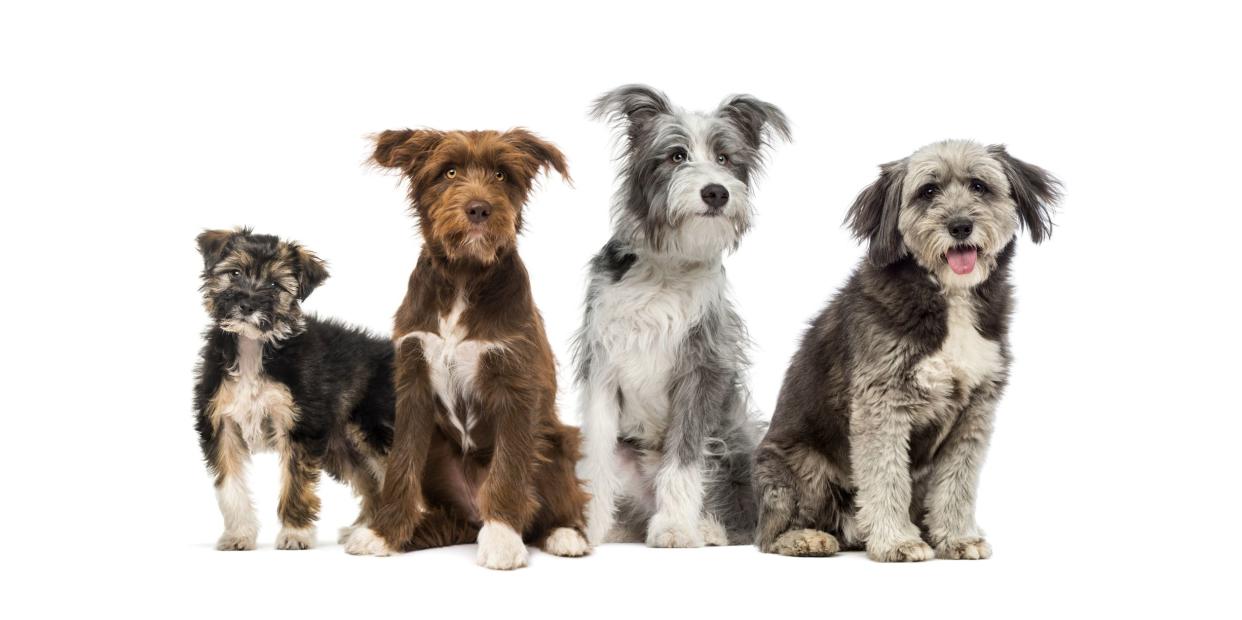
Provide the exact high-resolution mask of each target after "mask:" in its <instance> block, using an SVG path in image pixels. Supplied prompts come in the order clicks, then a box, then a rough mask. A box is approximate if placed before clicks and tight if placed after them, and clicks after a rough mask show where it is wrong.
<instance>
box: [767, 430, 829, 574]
mask: <svg viewBox="0 0 1242 620" xmlns="http://www.w3.org/2000/svg"><path fill="white" fill-rule="evenodd" d="M790 459H794V460H798V461H799V462H797V463H796V464H795V463H790ZM821 461H823V458H822V457H817V456H811V455H810V452H809V450H806V449H794V450H781V449H780V448H778V447H777V446H776V445H774V444H773V443H771V442H767V441H765V442H764V443H762V444H760V446H759V449H758V450H757V451H756V452H755V489H756V493H757V494H758V497H759V526H758V528H757V530H756V534H755V538H756V541H755V542H756V543H757V544H758V545H759V550H760V551H763V552H764V553H777V554H780V555H789V556H829V555H833V554H835V553H836V552H837V551H838V550H840V548H841V545H840V542H839V541H838V540H837V538H836V537H835V536H833V535H832V534H830V533H829V532H827V531H824V530H822V529H818V528H820V527H823V526H826V525H827V521H830V520H831V519H823V518H821V517H822V516H829V515H825V513H827V512H830V511H832V510H833V509H834V508H836V507H835V506H829V505H828V502H829V501H830V499H831V498H832V497H833V496H832V495H831V494H830V493H829V492H828V489H827V488H826V487H827V485H829V484H831V483H830V482H829V481H828V476H827V472H826V471H821V470H823V469H824V467H823V465H825V463H824V462H821ZM795 468H796V469H797V470H798V471H807V470H811V471H812V472H817V473H818V475H814V476H812V477H811V478H810V479H809V480H805V479H803V478H802V477H799V476H798V475H797V474H796V473H795Z"/></svg>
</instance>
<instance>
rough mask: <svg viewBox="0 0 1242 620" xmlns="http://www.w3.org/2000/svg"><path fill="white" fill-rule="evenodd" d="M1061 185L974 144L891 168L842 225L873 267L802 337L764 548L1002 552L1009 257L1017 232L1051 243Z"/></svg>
mask: <svg viewBox="0 0 1242 620" xmlns="http://www.w3.org/2000/svg"><path fill="white" fill-rule="evenodd" d="M1059 191H1060V185H1059V183H1058V182H1057V180H1056V179H1055V178H1053V177H1052V176H1051V175H1049V174H1048V173H1047V172H1046V171H1044V170H1042V169H1040V168H1038V167H1036V166H1032V165H1030V164H1027V163H1024V162H1022V161H1019V160H1018V159H1016V158H1014V157H1013V156H1011V155H1009V153H1008V152H1006V151H1005V148H1004V147H1002V146H990V147H984V146H982V145H979V144H976V143H973V142H966V141H947V142H939V143H936V144H932V145H929V146H926V147H924V148H922V149H919V150H918V151H917V152H915V153H914V154H913V155H911V156H910V157H907V158H905V159H902V160H900V161H895V162H892V163H888V164H885V165H883V166H882V167H881V172H880V178H879V180H877V181H876V182H875V183H873V184H872V185H871V186H870V187H868V188H866V189H864V190H863V191H862V193H861V194H860V195H859V196H858V199H857V201H856V202H855V203H854V205H853V207H851V208H850V211H849V215H848V217H847V222H848V223H849V225H850V227H851V228H852V229H853V232H854V234H855V236H857V237H858V238H860V239H867V240H868V242H869V250H868V255H867V258H866V260H864V261H863V262H862V264H860V265H859V266H858V268H857V269H856V270H855V272H854V274H853V276H852V277H851V278H850V279H849V282H848V283H847V284H846V285H845V287H844V288H843V289H842V290H841V291H840V292H839V293H838V294H837V296H836V299H835V300H833V301H832V302H831V303H830V304H829V305H828V307H827V308H825V309H824V311H823V312H822V313H821V314H820V315H819V316H818V317H817V318H816V319H815V320H814V321H813V322H812V323H811V326H810V329H808V330H807V332H806V335H805V337H804V338H803V341H802V345H801V348H800V350H799V351H798V353H797V354H796V355H795V356H794V359H793V361H792V363H791V365H790V367H789V370H788V372H787V374H786V376H785V382H784V385H783V386H782V388H781V393H780V397H779V400H778V402H777V405H776V411H775V413H774V414H773V419H772V424H771V427H770V429H769V430H768V433H767V436H766V437H764V439H763V441H762V443H761V444H760V446H759V449H758V451H757V452H756V455H755V480H756V491H757V492H758V494H759V512H760V516H759V527H758V531H757V535H756V537H757V539H758V540H757V542H758V545H759V547H760V549H761V550H763V551H765V552H770V553H780V554H785V555H797V556H808V555H831V554H833V553H835V552H836V551H837V550H838V549H839V548H841V547H843V546H844V547H846V548H859V547H862V546H864V545H865V547H866V550H867V555H868V556H870V557H871V558H872V559H874V560H879V561H885V562H897V561H921V560H928V559H931V558H932V557H933V554H934V555H935V556H936V557H941V558H952V559H984V558H987V557H989V556H991V554H992V549H991V547H990V546H989V545H988V543H987V541H986V540H985V539H984V536H983V531H982V530H981V529H979V526H978V525H977V524H976V523H975V492H976V484H977V481H978V476H979V470H980V467H981V465H982V463H983V458H984V453H985V452H986V450H987V445H988V441H989V438H990V435H991V432H992V417H993V411H994V410H995V408H996V404H997V400H998V399H999V398H1000V395H1001V391H1002V389H1003V388H1004V386H1005V383H1006V380H1007V374H1008V367H1009V359H1010V358H1009V347H1008V343H1007V336H1006V334H1007V331H1008V324H1009V315H1010V310H1011V307H1012V303H1013V302H1012V290H1011V286H1010V284H1009V263H1010V261H1011V259H1012V258H1013V254H1014V245H1015V243H1016V237H1017V232H1018V230H1019V228H1022V227H1025V228H1027V229H1028V230H1029V231H1030V234H1031V238H1032V239H1033V240H1034V241H1035V242H1036V243H1038V242H1040V241H1042V240H1043V239H1045V238H1046V237H1048V235H1049V234H1050V233H1051V232H1052V222H1051V219H1050V210H1051V207H1052V206H1053V205H1054V203H1055V202H1056V200H1057V199H1058V197H1059Z"/></svg>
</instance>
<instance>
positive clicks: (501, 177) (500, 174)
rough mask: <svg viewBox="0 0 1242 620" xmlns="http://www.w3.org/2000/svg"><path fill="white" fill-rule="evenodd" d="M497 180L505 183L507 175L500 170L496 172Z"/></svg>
mask: <svg viewBox="0 0 1242 620" xmlns="http://www.w3.org/2000/svg"><path fill="white" fill-rule="evenodd" d="M496 180H497V181H503V180H505V173H504V172H502V171H500V170H497V171H496Z"/></svg>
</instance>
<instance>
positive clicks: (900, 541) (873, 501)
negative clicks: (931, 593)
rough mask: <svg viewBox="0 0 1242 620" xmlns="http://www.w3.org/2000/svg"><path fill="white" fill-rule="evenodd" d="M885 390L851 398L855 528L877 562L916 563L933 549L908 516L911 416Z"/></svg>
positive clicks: (897, 398) (930, 555)
mask: <svg viewBox="0 0 1242 620" xmlns="http://www.w3.org/2000/svg"><path fill="white" fill-rule="evenodd" d="M901 399H902V396H901V395H900V394H893V393H889V392H884V393H881V394H876V395H873V398H868V399H866V400H864V401H862V402H859V400H856V401H855V405H854V407H855V409H854V411H853V412H852V414H851V416H850V438H851V441H850V444H851V445H850V462H851V463H852V465H853V473H854V481H855V484H856V485H857V486H858V496H857V503H858V513H857V519H858V526H859V527H860V528H861V530H862V531H863V533H864V535H865V536H866V540H867V556H868V557H870V558H871V559H873V560H876V561H880V562H920V561H923V560H930V559H932V557H933V553H932V550H931V547H929V546H928V545H927V543H925V542H923V539H922V538H921V537H920V536H919V529H918V527H916V526H915V525H914V523H913V522H912V521H911V520H910V500H911V480H910V454H909V441H910V430H911V426H910V416H909V415H908V412H906V411H904V410H902V409H901V408H900V407H898V406H894V405H893V404H892V403H893V402H900V400H901Z"/></svg>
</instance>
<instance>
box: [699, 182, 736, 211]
mask: <svg viewBox="0 0 1242 620" xmlns="http://www.w3.org/2000/svg"><path fill="white" fill-rule="evenodd" d="M699 196H702V197H703V202H705V203H707V206H709V207H711V208H713V209H719V208H721V207H723V206H725V203H726V202H729V190H727V189H725V188H724V186H723V185H720V184H718V183H712V184H711V185H708V186H707V187H704V188H703V189H702V190H701V191H700V192H699Z"/></svg>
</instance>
